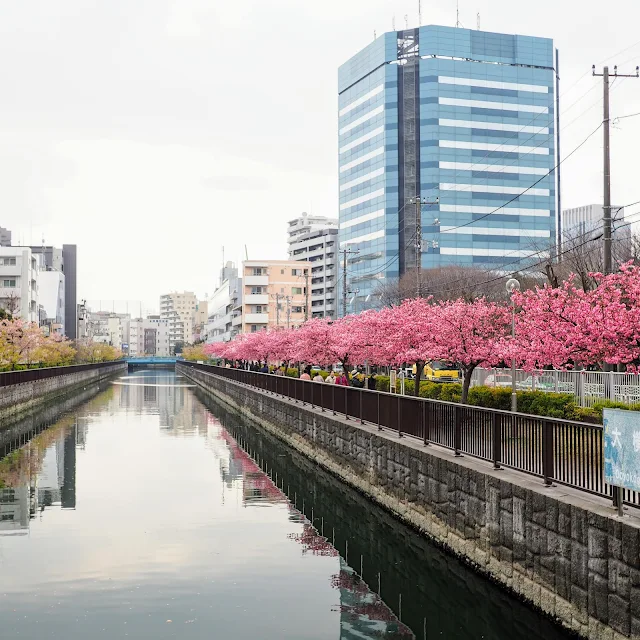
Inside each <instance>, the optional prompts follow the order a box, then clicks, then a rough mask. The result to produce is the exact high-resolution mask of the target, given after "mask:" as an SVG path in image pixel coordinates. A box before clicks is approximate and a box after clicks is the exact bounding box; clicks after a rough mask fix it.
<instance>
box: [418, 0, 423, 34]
mask: <svg viewBox="0 0 640 640" xmlns="http://www.w3.org/2000/svg"><path fill="white" fill-rule="evenodd" d="M418 26H419V27H421V26H422V0H418Z"/></svg>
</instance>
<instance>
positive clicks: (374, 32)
mask: <svg viewBox="0 0 640 640" xmlns="http://www.w3.org/2000/svg"><path fill="white" fill-rule="evenodd" d="M377 37H378V36H377V35H376V30H375V29H374V30H373V39H374V40H375V39H376V38H377Z"/></svg>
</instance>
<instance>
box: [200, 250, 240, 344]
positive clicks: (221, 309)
mask: <svg viewBox="0 0 640 640" xmlns="http://www.w3.org/2000/svg"><path fill="white" fill-rule="evenodd" d="M208 303H209V304H208V307H209V318H208V319H207V325H206V328H205V334H206V337H205V340H206V342H228V341H229V340H232V339H233V338H235V336H236V335H238V333H239V332H240V331H241V329H242V278H241V277H240V276H239V275H238V268H237V267H236V266H235V264H234V263H233V262H227V263H226V265H225V266H224V267H223V268H222V269H221V270H220V286H219V287H218V288H217V289H216V290H215V291H214V292H213V295H212V296H211V297H210V298H209V300H208Z"/></svg>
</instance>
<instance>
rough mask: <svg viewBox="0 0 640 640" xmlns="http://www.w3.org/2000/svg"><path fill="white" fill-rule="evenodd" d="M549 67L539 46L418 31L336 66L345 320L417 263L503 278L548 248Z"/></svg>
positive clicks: (388, 37)
mask: <svg viewBox="0 0 640 640" xmlns="http://www.w3.org/2000/svg"><path fill="white" fill-rule="evenodd" d="M555 62H556V58H555V57H554V48H553V41H552V40H550V39H547V38H536V37H528V36H517V35H507V34H498V33H488V32H483V31H472V30H468V29H459V28H450V27H438V26H425V27H420V28H419V29H408V30H404V31H398V32H392V33H386V34H384V35H383V36H380V37H378V38H377V39H376V40H375V41H374V42H372V43H371V44H370V45H368V46H367V47H366V48H365V49H363V50H362V51H360V53H358V54H356V55H355V56H354V57H353V58H351V59H350V60H348V61H347V62H346V63H345V64H343V65H342V66H341V67H340V70H339V76H338V81H339V89H338V91H339V106H338V109H339V176H340V248H341V249H349V250H350V251H351V253H349V254H348V256H347V257H348V263H347V265H348V266H347V282H348V284H347V286H348V290H349V294H348V301H349V305H348V308H347V312H348V313H351V312H353V311H355V310H357V311H361V310H362V309H365V308H367V307H372V306H376V296H375V295H374V294H375V291H376V289H377V288H378V285H379V284H380V283H382V282H384V281H385V280H386V279H394V278H398V277H399V276H400V275H402V274H404V273H406V272H407V271H410V270H412V269H415V266H416V264H417V260H418V258H417V255H419V256H420V258H419V259H420V262H421V264H422V267H423V268H425V269H428V268H432V267H439V266H446V265H452V264H455V265H467V266H474V265H476V266H482V267H485V268H492V269H499V270H504V271H505V272H511V271H514V270H517V269H519V268H521V267H523V266H524V265H525V264H526V262H527V260H529V261H531V260H535V259H536V258H538V259H539V254H536V252H539V251H541V250H542V249H543V248H544V247H548V246H549V245H551V244H553V243H554V242H555V235H556V174H555V172H554V167H555V165H556V135H557V133H556V131H557V127H556V121H555V118H556V109H555V100H556V69H555V67H556V64H555ZM416 197H421V198H422V199H424V200H425V201H426V202H427V204H423V205H422V206H421V207H420V211H419V213H418V210H417V207H416V205H415V204H414V203H413V201H414V200H415V198H416ZM417 215H420V219H419V220H420V221H421V233H420V236H421V239H422V243H421V248H420V249H419V248H418V247H419V245H418V243H417V242H416V239H417V238H418V237H419V236H418V233H417V228H418V227H417V220H416V217H417ZM356 252H357V253H356ZM533 254H536V255H535V256H534V255H533ZM342 258H343V254H342V253H341V254H340V260H341V267H342ZM356 291H357V293H355V292H356ZM340 307H341V305H340ZM341 310H342V308H341Z"/></svg>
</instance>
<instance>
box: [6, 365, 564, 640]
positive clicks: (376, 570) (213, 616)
mask: <svg viewBox="0 0 640 640" xmlns="http://www.w3.org/2000/svg"><path fill="white" fill-rule="evenodd" d="M207 405H209V406H210V407H211V410H210V409H208V408H207ZM43 415H44V414H43ZM43 419H46V420H49V421H50V422H49V424H50V423H51V421H53V422H55V424H54V425H53V426H52V427H51V428H50V429H48V430H46V431H43V432H42V433H39V434H38V435H35V436H34V437H33V438H32V439H31V440H30V441H29V442H27V443H26V444H24V445H23V446H19V447H17V448H15V449H14V450H13V451H11V452H10V454H9V455H8V456H5V457H4V458H2V459H1V460H0V518H1V519H0V619H2V638H3V640H5V638H42V637H52V638H64V640H80V639H82V640H84V639H86V638H89V637H92V636H93V635H97V634H101V635H102V637H106V638H124V637H127V636H128V637H131V638H154V640H155V639H164V638H181V639H185V640H190V639H192V638H193V639H196V638H197V639H204V638H211V637H220V638H238V639H245V638H247V639H257V638H260V639H264V640H270V639H274V640H275V639H287V640H288V639H290V640H307V639H308V640H311V639H314V640H315V639H318V640H321V639H322V640H324V639H325V638H326V639H327V640H329V639H331V640H335V639H336V638H337V639H340V640H355V639H359V640H368V639H373V638H385V639H387V640H390V639H392V638H402V639H405V638H414V637H416V638H420V639H424V638H427V637H429V638H430V637H434V636H438V637H443V636H444V637H455V638H475V637H481V635H482V634H485V637H492V638H525V637H533V636H536V633H542V635H543V636H544V637H546V638H550V639H551V638H559V637H560V636H559V635H557V634H556V633H555V629H553V628H551V627H550V626H549V625H547V626H544V625H545V624H546V623H544V621H542V622H540V619H539V618H538V617H537V616H535V615H534V614H533V613H532V612H530V611H528V610H526V609H524V608H522V607H521V605H519V604H518V603H515V604H513V603H512V601H511V600H509V599H508V598H507V597H506V596H504V594H501V595H499V596H496V593H499V592H497V591H496V590H495V589H494V588H493V587H491V586H490V585H489V586H487V585H486V583H484V582H483V581H480V580H479V579H478V578H477V577H475V576H473V575H472V574H471V573H470V572H468V571H466V569H463V568H462V567H460V565H459V564H458V563H456V562H455V561H453V560H451V559H449V558H447V557H446V556H443V555H442V554H441V553H440V552H439V551H437V550H435V549H433V548H432V547H430V546H429V545H428V544H427V543H426V542H425V541H424V540H423V539H421V538H419V537H417V536H415V535H414V534H413V533H411V532H409V531H408V530H406V529H403V528H402V527H400V525H398V524H397V523H395V521H392V519H390V517H389V516H387V515H386V514H384V513H383V512H381V511H380V510H378V509H376V508H375V507H374V506H373V505H371V504H370V503H368V502H366V501H364V500H363V499H362V498H359V497H358V496H354V494H353V492H351V491H350V490H347V489H346V488H345V487H344V486H343V485H340V484H339V483H337V482H336V481H334V480H331V479H327V478H328V476H326V474H322V473H321V472H320V471H319V470H318V469H317V468H314V467H313V466H312V463H310V462H309V461H305V460H302V459H299V457H296V456H294V455H293V454H292V453H291V452H290V451H289V450H288V449H286V448H285V447H284V446H283V445H282V444H281V443H277V442H273V441H271V440H269V439H268V438H267V437H266V436H265V435H264V434H261V432H259V431H257V430H256V429H255V428H253V427H250V426H247V425H246V424H244V423H243V422H242V421H239V420H238V418H237V417H235V416H233V415H231V414H228V413H227V412H224V411H223V410H222V409H221V408H220V407H217V406H216V405H215V404H212V403H210V401H209V400H208V399H207V398H206V397H205V396H204V395H203V394H202V392H201V391H200V390H196V389H194V388H193V387H192V386H190V385H189V384H188V382H187V381H186V380H185V379H184V378H181V377H180V376H175V374H173V373H171V372H165V371H158V370H152V371H136V372H135V373H134V374H132V375H130V376H124V377H122V378H120V379H118V380H117V381H115V384H112V385H111V386H110V387H109V390H108V391H107V392H104V393H101V394H99V395H97V396H96V397H95V398H93V399H92V400H90V401H88V402H87V403H85V404H84V405H82V406H81V407H80V408H74V409H71V410H69V411H68V412H67V413H65V414H63V415H62V416H57V417H56V418H55V420H53V419H52V417H51V415H49V414H47V415H46V416H44V417H43ZM39 429H40V427H39V426H38V425H35V424H34V425H30V426H29V427H28V432H29V433H37V432H38V430H39ZM0 436H1V434H0ZM12 437H13V436H12ZM12 442H14V440H12ZM1 445H2V438H1V437H0V446H1ZM6 446H9V445H6ZM11 446H13V445H11ZM27 533H28V534H29V535H25V534H27ZM452 568H453V569H452ZM456 571H458V572H459V575H455V572H456ZM460 576H462V578H460ZM407 588H409V589H410V592H409V593H407ZM411 590H412V591H411ZM469 590H470V591H471V594H472V595H469ZM403 595H405V598H406V600H405V601H403V600H402V596H403ZM500 598H502V599H503V600H500ZM504 603H507V604H504ZM447 607H448V608H447ZM452 607H453V608H454V609H455V608H460V609H461V611H462V612H461V613H460V614H459V615H458V617H456V616H455V615H454V616H453V619H450V618H451V616H448V615H447V613H448V611H449V610H450V609H451V608H452ZM474 607H475V609H474ZM518 607H520V608H518ZM478 609H485V610H486V611H488V615H489V617H491V616H498V615H499V616H502V617H505V616H506V617H508V616H513V618H521V619H522V620H524V621H525V622H524V624H525V627H526V628H527V633H526V634H524V633H521V632H520V631H519V630H518V629H517V628H516V626H515V625H514V623H512V621H511V620H510V619H509V620H508V621H507V622H505V621H500V622H496V621H494V620H490V621H487V620H486V618H487V614H486V613H481V612H478ZM443 612H444V613H443ZM470 612H471V613H470ZM514 612H515V613H514ZM523 612H524V614H523ZM465 615H466V616H467V618H468V619H465ZM475 615H477V616H478V617H481V616H483V615H484V619H483V621H482V623H481V624H476V620H475V619H474V616H475ZM427 620H428V624H427ZM550 629H551V631H550ZM479 630H481V631H479ZM494 631H495V633H493V632H494Z"/></svg>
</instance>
